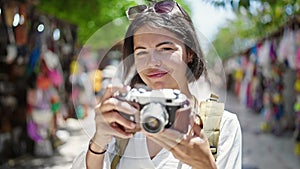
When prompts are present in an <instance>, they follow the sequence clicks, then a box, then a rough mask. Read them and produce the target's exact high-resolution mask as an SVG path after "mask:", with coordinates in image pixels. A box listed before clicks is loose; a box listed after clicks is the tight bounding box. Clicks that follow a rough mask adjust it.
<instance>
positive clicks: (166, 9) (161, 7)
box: [126, 0, 177, 20]
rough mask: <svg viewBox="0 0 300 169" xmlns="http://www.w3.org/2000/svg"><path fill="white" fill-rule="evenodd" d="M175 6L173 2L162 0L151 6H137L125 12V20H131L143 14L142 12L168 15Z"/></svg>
mask: <svg viewBox="0 0 300 169" xmlns="http://www.w3.org/2000/svg"><path fill="white" fill-rule="evenodd" d="M175 4H177V3H176V2H175V1H173V0H164V1H159V2H156V3H154V4H153V6H150V7H149V6H147V5H137V6H133V7H130V8H128V10H127V11H126V15H127V18H128V19H129V20H133V19H134V18H135V17H136V15H137V14H139V13H144V12H155V13H158V14H168V13H170V12H172V10H173V9H174V7H175Z"/></svg>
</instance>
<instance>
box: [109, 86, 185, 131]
mask: <svg viewBox="0 0 300 169" xmlns="http://www.w3.org/2000/svg"><path fill="white" fill-rule="evenodd" d="M115 97H116V98H117V99H119V100H123V101H128V102H131V103H137V104H138V105H139V107H140V113H139V114H138V115H128V114H126V113H122V112H120V113H121V114H122V115H123V116H124V117H125V118H127V119H129V120H131V121H133V122H135V123H139V124H140V127H141V128H142V129H143V130H145V131H146V132H149V133H159V132H160V131H162V130H163V129H164V128H170V127H171V126H172V125H173V123H174V120H175V115H176V110H177V109H179V108H181V107H183V106H184V105H185V104H186V103H187V98H186V96H185V95H184V94H182V93H181V92H180V91H179V90H176V89H159V90H150V91H147V90H145V89H143V88H139V89H137V88H133V89H131V90H129V91H128V92H126V93H120V92H117V93H115Z"/></svg>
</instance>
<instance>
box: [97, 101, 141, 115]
mask: <svg viewBox="0 0 300 169" xmlns="http://www.w3.org/2000/svg"><path fill="white" fill-rule="evenodd" d="M99 110H100V111H101V112H107V111H112V110H117V111H119V112H123V113H126V114H131V115H133V114H136V113H138V110H137V109H136V108H135V107H134V106H132V105H130V104H129V103H128V102H125V101H120V100H118V99H116V98H109V99H107V100H105V101H104V102H103V103H102V105H101V106H100V107H99Z"/></svg>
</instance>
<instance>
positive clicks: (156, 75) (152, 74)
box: [147, 72, 168, 78]
mask: <svg viewBox="0 0 300 169" xmlns="http://www.w3.org/2000/svg"><path fill="white" fill-rule="evenodd" d="M166 74H168V72H153V73H148V74H147V76H148V77H149V78H160V77H163V76H165V75H166Z"/></svg>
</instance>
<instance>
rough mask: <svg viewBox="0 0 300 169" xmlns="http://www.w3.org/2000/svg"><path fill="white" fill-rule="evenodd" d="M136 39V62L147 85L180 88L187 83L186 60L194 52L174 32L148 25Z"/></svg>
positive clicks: (138, 32)
mask: <svg viewBox="0 0 300 169" xmlns="http://www.w3.org/2000/svg"><path fill="white" fill-rule="evenodd" d="M133 43H134V58H135V66H136V68H137V72H138V73H139V75H140V77H141V79H142V80H143V81H144V82H145V83H146V85H147V86H149V87H150V88H152V89H162V88H171V89H180V86H182V85H184V86H185V84H187V79H186V70H187V62H189V61H191V60H192V55H191V54H187V52H186V48H185V45H184V43H183V42H182V41H181V40H180V39H178V38H177V37H176V35H175V34H174V33H172V32H170V31H168V30H166V29H157V28H152V27H149V26H147V25H145V26H142V27H141V28H139V29H138V30H137V31H136V32H135V34H134V37H133Z"/></svg>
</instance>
